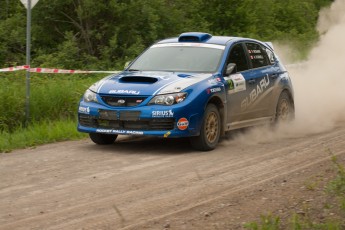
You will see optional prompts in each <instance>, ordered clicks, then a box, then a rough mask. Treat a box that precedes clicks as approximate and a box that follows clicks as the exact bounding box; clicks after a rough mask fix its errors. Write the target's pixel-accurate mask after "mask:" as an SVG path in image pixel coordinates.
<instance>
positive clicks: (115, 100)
mask: <svg viewBox="0 0 345 230" xmlns="http://www.w3.org/2000/svg"><path fill="white" fill-rule="evenodd" d="M101 98H102V100H103V101H104V103H106V104H107V105H110V106H114V107H131V106H137V105H139V104H141V103H142V102H143V101H144V100H145V99H146V98H147V97H126V96H101Z"/></svg>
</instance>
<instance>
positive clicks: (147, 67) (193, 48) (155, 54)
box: [129, 43, 224, 73]
mask: <svg viewBox="0 0 345 230" xmlns="http://www.w3.org/2000/svg"><path fill="white" fill-rule="evenodd" d="M223 51H224V46H221V45H213V44H199V43H183V44H180V43H170V44H156V45H153V46H151V47H150V48H149V49H148V50H147V51H146V52H144V53H143V54H142V55H141V56H140V57H139V58H138V59H137V60H136V61H135V62H134V63H133V64H132V65H131V66H130V69H129V70H139V71H172V72H203V73H204V72H206V73H212V72H215V71H216V70H217V67H218V64H219V62H220V60H221V57H222V54H223Z"/></svg>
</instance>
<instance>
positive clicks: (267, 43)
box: [265, 42, 274, 51]
mask: <svg viewBox="0 0 345 230" xmlns="http://www.w3.org/2000/svg"><path fill="white" fill-rule="evenodd" d="M265 44H266V45H268V47H270V48H271V49H272V50H273V51H274V47H273V44H272V42H265Z"/></svg>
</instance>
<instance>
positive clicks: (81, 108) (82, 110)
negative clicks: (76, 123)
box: [78, 106, 90, 114]
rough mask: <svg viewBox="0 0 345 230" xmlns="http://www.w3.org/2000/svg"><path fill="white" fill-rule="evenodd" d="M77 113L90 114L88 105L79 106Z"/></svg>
mask: <svg viewBox="0 0 345 230" xmlns="http://www.w3.org/2000/svg"><path fill="white" fill-rule="evenodd" d="M78 111H79V113H84V114H90V107H84V106H79V109H78Z"/></svg>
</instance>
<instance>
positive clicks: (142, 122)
mask: <svg viewBox="0 0 345 230" xmlns="http://www.w3.org/2000/svg"><path fill="white" fill-rule="evenodd" d="M134 112H135V111H134ZM79 123H80V125H82V126H86V127H92V128H104V129H121V130H135V131H149V130H152V131H164V130H172V129H174V125H175V119H174V118H152V119H137V120H129V119H126V120H121V119H119V120H113V119H105V118H102V119H101V118H98V117H95V116H91V115H86V114H79Z"/></svg>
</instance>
